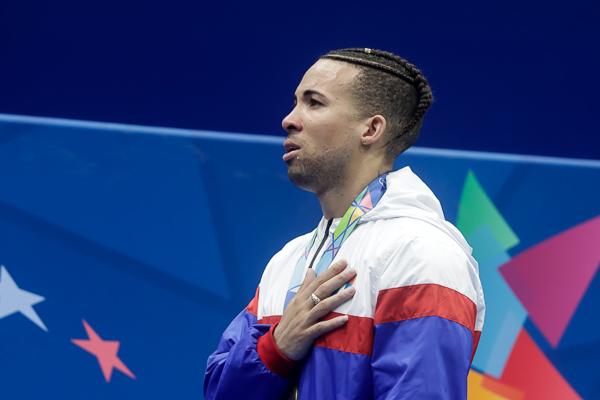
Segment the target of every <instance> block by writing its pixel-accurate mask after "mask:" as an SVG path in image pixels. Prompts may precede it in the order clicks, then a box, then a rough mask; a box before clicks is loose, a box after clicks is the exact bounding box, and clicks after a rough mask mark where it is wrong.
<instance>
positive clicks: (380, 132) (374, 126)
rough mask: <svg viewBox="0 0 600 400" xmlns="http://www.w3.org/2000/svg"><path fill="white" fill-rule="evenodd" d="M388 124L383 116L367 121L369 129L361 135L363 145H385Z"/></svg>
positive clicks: (376, 116)
mask: <svg viewBox="0 0 600 400" xmlns="http://www.w3.org/2000/svg"><path fill="white" fill-rule="evenodd" d="M386 127H387V123H386V121H385V118H384V116H383V115H379V114H378V115H375V116H373V117H370V118H369V119H368V120H367V129H366V130H365V131H364V132H363V134H362V135H361V138H360V140H361V143H362V144H363V145H372V144H375V143H379V144H383V143H384V142H385V140H384V138H385V131H386Z"/></svg>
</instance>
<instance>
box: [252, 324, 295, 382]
mask: <svg viewBox="0 0 600 400" xmlns="http://www.w3.org/2000/svg"><path fill="white" fill-rule="evenodd" d="M276 327H277V324H273V326H271V329H269V332H267V333H266V334H264V335H263V336H261V337H259V338H258V341H257V343H256V351H257V353H258V356H259V357H260V360H261V361H262V362H263V363H264V364H265V366H266V367H267V368H268V369H269V371H271V372H273V373H274V374H277V375H279V376H286V375H288V374H289V373H290V372H292V370H293V369H294V367H295V366H296V365H297V362H296V361H294V360H290V359H289V358H287V357H286V356H285V355H283V353H282V352H281V351H280V350H279V348H278V347H277V345H276V344H275V338H274V337H273V331H274V330H275V328H276Z"/></svg>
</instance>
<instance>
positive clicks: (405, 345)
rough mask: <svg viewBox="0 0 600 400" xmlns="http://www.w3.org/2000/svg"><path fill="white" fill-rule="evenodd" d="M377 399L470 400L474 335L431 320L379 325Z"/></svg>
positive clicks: (437, 319) (375, 365)
mask: <svg viewBox="0 0 600 400" xmlns="http://www.w3.org/2000/svg"><path fill="white" fill-rule="evenodd" d="M374 330H375V338H374V346H373V357H372V361H371V362H372V370H373V386H374V389H375V399H377V400H383V399H386V400H387V399H428V400H435V399H448V400H450V399H452V400H456V399H466V398H467V375H468V373H469V368H470V363H471V352H472V346H473V344H472V343H473V337H472V334H471V332H470V331H469V329H467V328H466V327H464V326H462V325H460V324H458V323H456V322H454V321H450V320H448V319H445V318H441V317H437V316H428V317H421V318H415V319H409V320H405V321H399V322H388V323H382V324H379V325H375V327H374Z"/></svg>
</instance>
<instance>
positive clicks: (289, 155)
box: [283, 139, 300, 162]
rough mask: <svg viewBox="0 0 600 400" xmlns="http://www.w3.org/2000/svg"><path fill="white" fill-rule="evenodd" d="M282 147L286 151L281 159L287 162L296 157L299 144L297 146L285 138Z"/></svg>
mask: <svg viewBox="0 0 600 400" xmlns="http://www.w3.org/2000/svg"><path fill="white" fill-rule="evenodd" d="M283 148H284V149H285V151H286V153H285V154H284V155H283V161H285V162H288V161H291V160H293V159H294V158H296V157H298V153H299V152H300V146H298V145H297V144H296V143H294V142H292V141H291V140H289V139H287V140H286V141H285V142H283Z"/></svg>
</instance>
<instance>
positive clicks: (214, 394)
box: [204, 310, 289, 400]
mask: <svg viewBox="0 0 600 400" xmlns="http://www.w3.org/2000/svg"><path fill="white" fill-rule="evenodd" d="M270 328H271V325H261V324H257V320H256V316H254V315H252V314H251V313H250V312H248V311H247V310H243V311H242V312H241V313H240V314H238V316H237V317H236V318H235V319H234V320H233V321H232V322H231V324H230V325H229V326H228V327H227V329H226V330H225V332H224V333H223V335H222V337H221V340H220V341H219V345H218V347H217V350H216V351H215V352H214V353H213V354H211V355H210V357H209V358H208V362H207V366H206V372H205V375H204V397H205V398H206V399H207V400H213V399H215V400H219V399H244V400H251V399H257V400H258V399H267V398H268V399H271V398H273V399H277V398H280V397H281V396H282V395H283V394H284V393H285V390H286V388H287V386H288V383H289V378H286V377H283V376H280V375H277V374H275V373H273V372H271V371H270V370H269V369H268V368H267V366H266V365H265V363H264V362H263V361H262V360H261V358H260V356H259V354H258V352H257V342H258V339H259V338H260V337H261V336H263V335H265V334H267V333H269V329H270Z"/></svg>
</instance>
